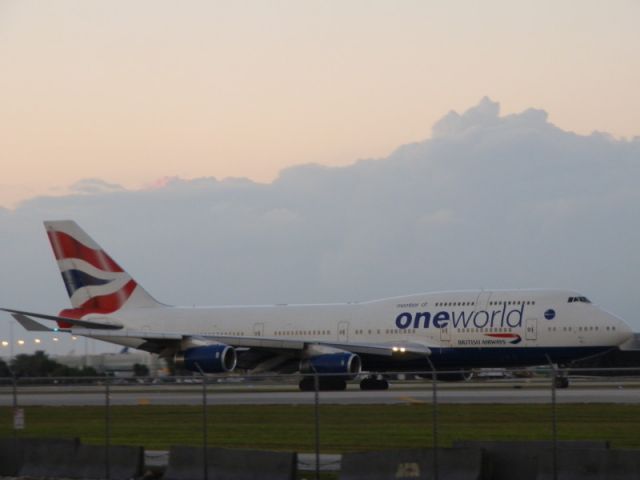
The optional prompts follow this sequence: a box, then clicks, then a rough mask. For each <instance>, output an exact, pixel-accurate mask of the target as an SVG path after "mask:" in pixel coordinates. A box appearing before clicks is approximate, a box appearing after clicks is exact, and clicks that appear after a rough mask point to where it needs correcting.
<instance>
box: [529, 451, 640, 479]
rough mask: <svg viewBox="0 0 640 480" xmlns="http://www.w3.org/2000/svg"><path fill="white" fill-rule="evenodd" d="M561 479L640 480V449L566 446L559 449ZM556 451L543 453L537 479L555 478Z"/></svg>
mask: <svg viewBox="0 0 640 480" xmlns="http://www.w3.org/2000/svg"><path fill="white" fill-rule="evenodd" d="M557 454H558V457H557V468H558V475H557V478H558V479H559V480H614V479H625V480H636V479H640V451H637V450H586V449H576V450H573V449H563V450H558V452H557ZM554 478H556V477H555V476H554V472H553V452H552V451H550V450H544V452H543V453H542V454H541V455H540V459H539V463H538V471H537V475H536V480H552V479H554Z"/></svg>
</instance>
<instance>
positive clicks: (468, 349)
mask: <svg viewBox="0 0 640 480" xmlns="http://www.w3.org/2000/svg"><path fill="white" fill-rule="evenodd" d="M44 225H45V229H46V231H47V235H48V237H49V241H50V243H51V246H52V248H53V253H54V255H55V258H56V260H57V263H58V267H59V269H60V273H61V274H62V279H63V281H64V285H65V287H66V290H67V293H68V295H69V299H70V302H71V305H72V308H69V309H64V310H62V311H60V312H59V313H58V314H57V315H48V314H42V313H34V312H28V311H23V310H15V309H9V308H2V310H4V311H6V312H9V313H10V314H11V315H12V316H13V317H14V318H15V319H16V320H17V321H18V322H20V323H21V324H22V325H23V327H25V328H26V329H27V330H37V331H51V332H67V333H69V334H71V335H77V336H86V337H89V338H93V339H98V340H102V341H105V342H111V343H114V344H118V345H121V346H123V347H129V348H136V349H140V350H144V351H147V352H151V353H155V354H158V355H160V356H161V357H164V358H172V359H173V360H174V361H175V365H176V366H178V367H181V368H183V369H186V370H189V371H191V372H200V373H202V374H203V375H204V374H207V373H229V372H233V371H234V370H236V369H237V370H243V371H247V372H250V373H251V374H255V373H263V372H277V373H295V372H300V373H301V374H302V380H301V381H300V384H299V388H300V389H301V390H303V391H309V390H312V389H314V385H315V384H314V382H315V378H314V377H315V376H317V378H318V382H319V388H320V389H322V390H343V389H345V388H346V385H347V381H349V380H356V379H358V378H360V379H361V380H360V388H361V389H363V390H381V389H387V388H388V386H389V384H388V381H387V379H386V378H385V376H384V375H383V374H381V373H380V372H400V371H405V372H408V371H412V372H416V371H427V372H434V371H435V372H436V376H437V378H438V379H440V380H463V379H465V378H468V374H469V371H470V370H471V369H472V368H482V367H503V368H504V367H523V366H534V365H543V364H552V365H559V366H564V365H569V364H570V363H571V362H572V361H574V360H578V359H584V358H588V357H592V356H596V355H600V354H604V353H606V352H609V351H612V350H614V349H617V348H618V347H620V346H621V345H623V344H624V343H625V342H628V341H629V340H630V339H631V338H632V337H633V333H632V331H631V329H630V328H629V326H628V325H627V324H626V323H625V322H624V321H623V320H621V319H620V318H618V317H616V316H615V315H613V314H611V313H608V312H606V311H605V310H603V309H601V308H599V307H598V306H596V305H594V304H592V303H591V302H590V301H589V299H587V298H586V297H585V296H583V295H581V294H579V293H577V292H574V291H571V290H463V291H448V292H434V293H423V294H415V295H407V296H402V297H393V298H385V299H380V300H373V301H365V302H358V303H345V304H319V305H259V306H217V307H176V306H169V305H164V304H162V303H160V302H158V301H157V300H155V299H154V298H153V297H152V296H151V295H149V293H147V291H146V290H145V289H144V288H143V287H142V286H140V285H139V284H138V283H137V282H136V281H135V280H134V279H133V278H132V277H131V276H130V275H129V274H128V273H127V272H126V271H125V270H124V269H122V268H121V267H120V265H118V263H116V262H115V261H114V260H113V259H112V258H111V256H109V255H108V254H107V252H106V251H105V250H104V249H102V248H101V247H100V245H98V244H97V243H96V242H95V241H94V240H93V239H92V238H91V237H90V236H89V235H87V233H85V232H84V230H82V229H81V228H80V227H79V226H78V225H77V224H76V223H75V222H74V221H71V220H62V221H46V222H44ZM35 319H39V320H50V321H54V322H56V323H57V326H55V327H53V328H51V327H47V326H46V325H43V324H42V323H40V322H39V321H36V320H35ZM438 370H440V371H442V372H445V373H442V374H437V371H438ZM367 372H369V373H367ZM370 372H378V373H377V374H376V375H374V374H372V373H370ZM451 372H453V373H451ZM428 375H430V373H427V374H426V375H425V376H428ZM558 386H559V387H566V386H568V378H566V377H562V376H560V377H558Z"/></svg>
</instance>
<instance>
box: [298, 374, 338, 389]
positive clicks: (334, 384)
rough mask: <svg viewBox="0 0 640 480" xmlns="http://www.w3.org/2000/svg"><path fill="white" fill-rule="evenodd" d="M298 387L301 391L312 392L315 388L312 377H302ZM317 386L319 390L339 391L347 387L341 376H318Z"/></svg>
mask: <svg viewBox="0 0 640 480" xmlns="http://www.w3.org/2000/svg"><path fill="white" fill-rule="evenodd" d="M298 387H299V388H300V390H301V391H303V392H313V391H315V389H316V384H315V379H314V377H304V378H303V379H302V380H300V383H299V384H298ZM318 387H319V390H320V391H324V392H326V391H331V390H334V391H341V390H346V389H347V382H346V381H345V379H344V378H342V377H318Z"/></svg>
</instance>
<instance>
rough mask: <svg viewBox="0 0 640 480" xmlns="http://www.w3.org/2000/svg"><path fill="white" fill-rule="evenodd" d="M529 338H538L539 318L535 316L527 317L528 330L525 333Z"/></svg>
mask: <svg viewBox="0 0 640 480" xmlns="http://www.w3.org/2000/svg"><path fill="white" fill-rule="evenodd" d="M525 338H526V339H527V340H537V339H538V320H537V319H535V318H527V331H526V334H525Z"/></svg>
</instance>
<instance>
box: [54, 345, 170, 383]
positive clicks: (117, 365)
mask: <svg viewBox="0 0 640 480" xmlns="http://www.w3.org/2000/svg"><path fill="white" fill-rule="evenodd" d="M52 358H53V359H54V360H56V361H57V362H59V363H61V364H63V365H66V366H68V367H74V368H82V367H92V368H94V369H95V370H96V371H97V372H98V373H100V374H113V375H116V376H123V377H128V376H133V367H134V365H136V364H140V365H145V366H146V367H147V368H148V369H149V375H151V376H163V375H168V374H169V369H168V367H167V363H166V362H165V361H164V360H163V359H161V358H159V357H158V356H157V355H153V354H151V353H147V352H142V351H135V352H130V351H122V352H120V353H103V354H97V355H58V356H55V357H52Z"/></svg>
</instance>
